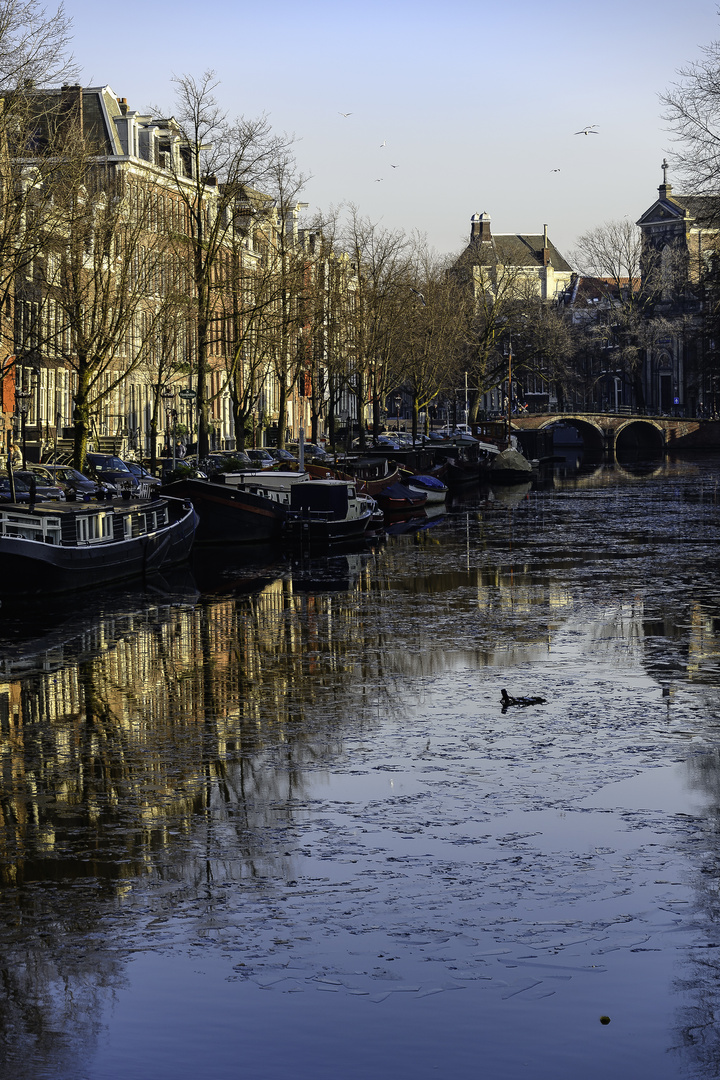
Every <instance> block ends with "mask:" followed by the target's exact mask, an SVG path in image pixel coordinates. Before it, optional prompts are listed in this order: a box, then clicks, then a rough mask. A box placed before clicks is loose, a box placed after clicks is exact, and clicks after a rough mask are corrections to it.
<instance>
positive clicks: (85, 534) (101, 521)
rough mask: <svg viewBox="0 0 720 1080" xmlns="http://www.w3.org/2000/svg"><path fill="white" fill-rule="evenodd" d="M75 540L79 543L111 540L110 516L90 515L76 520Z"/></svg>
mask: <svg viewBox="0 0 720 1080" xmlns="http://www.w3.org/2000/svg"><path fill="white" fill-rule="evenodd" d="M77 538H78V541H79V542H80V543H90V541H92V540H110V539H111V538H112V514H92V515H88V516H87V517H79V518H78V519H77Z"/></svg>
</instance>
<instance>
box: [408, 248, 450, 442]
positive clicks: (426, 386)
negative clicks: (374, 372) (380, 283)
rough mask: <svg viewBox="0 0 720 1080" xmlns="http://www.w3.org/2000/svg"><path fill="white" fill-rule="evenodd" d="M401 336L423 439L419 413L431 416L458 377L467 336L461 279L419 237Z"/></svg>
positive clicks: (414, 413)
mask: <svg viewBox="0 0 720 1080" xmlns="http://www.w3.org/2000/svg"><path fill="white" fill-rule="evenodd" d="M408 289H409V302H408V303H407V304H406V305H405V308H404V313H403V318H402V322H401V324H400V333H399V335H398V337H397V347H398V350H399V354H400V355H399V363H398V374H399V377H400V378H401V380H402V385H403V387H404V389H405V391H406V392H407V393H409V394H410V396H411V398H412V434H413V438H416V437H417V435H418V424H419V414H420V412H421V411H425V415H426V418H427V411H428V409H429V407H430V405H431V403H432V402H433V401H435V400H436V398H437V397H438V395H439V394H440V393H442V392H443V391H445V392H448V391H450V389H451V387H452V386H454V385H455V382H456V380H457V378H458V375H457V371H458V358H459V355H460V353H461V351H462V346H463V336H462V333H461V327H460V322H459V320H458V305H459V304H462V297H461V296H460V295H459V289H458V283H457V280H456V278H455V277H454V276H453V275H451V274H449V273H448V266H447V263H446V261H445V260H440V259H439V258H438V257H437V255H435V254H434V253H433V252H431V251H430V250H429V249H428V247H427V243H426V242H425V241H424V239H422V238H420V237H415V238H414V252H413V266H412V278H411V279H410V281H409V282H408Z"/></svg>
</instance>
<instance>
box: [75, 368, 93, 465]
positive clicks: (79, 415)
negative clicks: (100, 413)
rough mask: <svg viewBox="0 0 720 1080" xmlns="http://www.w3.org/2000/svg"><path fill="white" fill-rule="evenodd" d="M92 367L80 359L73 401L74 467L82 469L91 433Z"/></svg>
mask: <svg viewBox="0 0 720 1080" xmlns="http://www.w3.org/2000/svg"><path fill="white" fill-rule="evenodd" d="M90 374H91V372H90V369H89V367H87V365H86V364H85V362H84V361H82V360H81V361H80V364H79V369H78V384H77V390H76V391H75V396H74V398H73V401H74V402H75V407H74V409H73V425H74V428H75V430H74V433H73V467H74V468H75V469H78V470H81V469H82V467H83V465H84V464H85V455H86V454H87V444H88V437H89V435H90V407H89V403H88V394H89V389H90Z"/></svg>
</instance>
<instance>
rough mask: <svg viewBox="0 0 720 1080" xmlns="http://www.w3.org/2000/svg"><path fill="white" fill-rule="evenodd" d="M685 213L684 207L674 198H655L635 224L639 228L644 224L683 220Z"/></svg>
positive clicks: (660, 223)
mask: <svg viewBox="0 0 720 1080" xmlns="http://www.w3.org/2000/svg"><path fill="white" fill-rule="evenodd" d="M685 215H686V211H685V209H684V208H683V207H682V206H680V205H679V204H678V203H676V202H675V200H674V199H673V200H670V199H657V200H656V202H654V203H653V205H652V206H651V207H650V209H649V210H646V211H645V213H644V214H643V216H642V217H641V218H640V219H639V220H638V221H637V222H636V224H637V225H639V226H640V228H642V227H643V226H644V225H667V223H668V222H680V221H684V220H685Z"/></svg>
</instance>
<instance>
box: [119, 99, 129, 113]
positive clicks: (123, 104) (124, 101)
mask: <svg viewBox="0 0 720 1080" xmlns="http://www.w3.org/2000/svg"><path fill="white" fill-rule="evenodd" d="M127 111H128V108H127V98H126V97H121V98H120V112H121V113H122V114H123V116H127Z"/></svg>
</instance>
